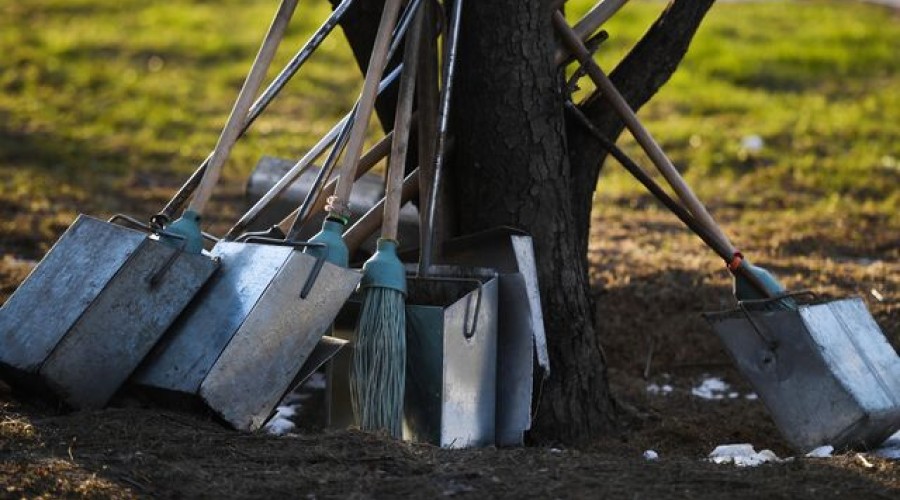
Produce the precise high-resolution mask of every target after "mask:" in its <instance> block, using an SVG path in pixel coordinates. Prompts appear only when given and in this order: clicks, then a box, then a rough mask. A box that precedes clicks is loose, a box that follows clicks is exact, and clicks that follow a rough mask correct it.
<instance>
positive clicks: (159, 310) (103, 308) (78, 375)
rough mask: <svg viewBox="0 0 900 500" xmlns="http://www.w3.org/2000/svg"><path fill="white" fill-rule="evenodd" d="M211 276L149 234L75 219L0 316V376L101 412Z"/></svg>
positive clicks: (202, 258) (206, 259) (205, 258)
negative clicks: (0, 346) (0, 374)
mask: <svg viewBox="0 0 900 500" xmlns="http://www.w3.org/2000/svg"><path fill="white" fill-rule="evenodd" d="M121 219H123V218H122V217H114V218H113V219H111V221H113V220H121ZM173 237H174V236H173ZM217 268H218V261H217V259H215V258H212V257H210V256H209V255H205V254H189V253H186V252H184V251H182V250H181V249H179V248H173V247H171V246H170V245H167V244H164V243H162V242H160V241H159V235H158V234H146V233H143V232H139V231H135V230H132V229H128V228H125V227H122V226H119V225H117V224H113V223H111V222H104V221H101V220H98V219H95V218H92V217H88V216H86V215H80V216H78V218H77V219H76V220H75V222H74V223H73V224H72V225H71V226H70V227H69V229H67V230H66V232H65V233H64V234H63V235H62V237H61V238H60V239H59V241H57V242H56V244H55V245H54V246H53V248H52V249H50V252H48V253H47V255H46V256H44V258H43V260H41V262H40V263H39V264H38V266H37V267H36V268H35V269H34V271H32V273H31V274H30V275H29V276H28V278H27V279H26V280H25V281H24V282H23V283H22V285H21V286H19V288H18V289H17V290H16V292H15V293H14V294H13V295H12V297H10V298H9V300H8V301H7V302H6V303H5V304H4V305H3V308H2V309H0V345H2V346H3V347H2V349H0V372H2V374H3V375H4V377H5V378H7V380H9V381H10V382H11V383H12V384H13V385H14V386H16V387H21V388H26V389H30V390H31V391H33V392H36V393H39V394H41V395H47V396H51V397H54V398H58V399H60V400H61V401H63V402H64V403H65V404H66V405H68V406H70V407H74V408H101V407H103V406H105V405H106V404H107V402H108V401H109V400H110V399H111V398H112V396H113V394H114V393H115V392H116V390H118V388H119V386H120V385H121V384H122V383H123V382H124V381H125V380H126V379H127V378H128V376H129V375H130V374H131V372H132V371H134V369H135V368H136V367H137V365H138V364H139V363H140V361H141V359H143V357H144V356H145V355H146V354H147V352H149V351H150V349H151V348H152V347H153V345H154V344H156V342H157V341H158V340H159V339H160V337H162V335H163V333H165V331H166V330H167V329H168V327H169V325H170V324H171V323H172V322H173V321H175V318H176V317H177V316H178V314H179V313H180V312H181V311H182V309H184V307H185V306H186V305H187V304H188V302H189V301H190V300H191V298H193V296H194V294H196V293H197V291H198V290H199V289H200V287H201V286H203V284H204V283H205V282H206V281H207V280H208V279H209V277H210V276H212V274H213V272H214V271H215V270H216V269H217Z"/></svg>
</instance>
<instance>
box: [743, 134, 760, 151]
mask: <svg viewBox="0 0 900 500" xmlns="http://www.w3.org/2000/svg"><path fill="white" fill-rule="evenodd" d="M763 146H765V141H763V138H762V137H760V136H758V135H756V134H751V135H747V136H744V138H743V139H741V148H743V149H744V150H745V151H747V152H750V153H758V152H759V151H760V150H761V149H762V148H763Z"/></svg>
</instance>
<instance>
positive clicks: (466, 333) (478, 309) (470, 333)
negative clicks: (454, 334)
mask: <svg viewBox="0 0 900 500" xmlns="http://www.w3.org/2000/svg"><path fill="white" fill-rule="evenodd" d="M495 276H496V275H495ZM416 279H417V280H422V281H455V282H458V283H475V286H476V287H478V297H477V298H476V299H475V314H474V315H473V317H472V328H468V323H469V318H468V315H466V320H465V323H464V324H463V335H464V336H465V338H466V339H470V338H472V337H474V336H475V332H476V331H478V317H479V315H480V313H481V297H482V295H484V284H483V283H482V282H481V280H478V279H475V278H454V277H446V276H417V277H416Z"/></svg>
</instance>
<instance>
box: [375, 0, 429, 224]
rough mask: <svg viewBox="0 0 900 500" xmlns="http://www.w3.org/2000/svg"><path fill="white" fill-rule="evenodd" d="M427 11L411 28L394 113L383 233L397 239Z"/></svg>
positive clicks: (421, 11)
mask: <svg viewBox="0 0 900 500" xmlns="http://www.w3.org/2000/svg"><path fill="white" fill-rule="evenodd" d="M423 19H424V12H423V10H422V9H419V10H418V11H417V12H416V17H415V18H414V19H413V24H412V26H411V27H410V30H409V32H408V33H407V34H406V47H404V52H403V76H401V77H400V94H399V95H398V97H397V111H396V114H395V115H394V140H393V142H392V143H391V159H390V162H388V171H387V175H386V180H387V182H386V183H385V194H384V197H385V200H386V203H385V205H384V223H383V224H382V225H381V237H382V238H385V239H389V240H395V241H396V240H397V228H398V227H399V225H400V191H401V190H402V188H403V172H404V170H405V169H406V154H407V152H408V151H409V130H410V125H411V122H412V107H413V101H415V97H416V70H417V69H418V67H419V65H418V57H419V46H420V42H421V39H422V22H423Z"/></svg>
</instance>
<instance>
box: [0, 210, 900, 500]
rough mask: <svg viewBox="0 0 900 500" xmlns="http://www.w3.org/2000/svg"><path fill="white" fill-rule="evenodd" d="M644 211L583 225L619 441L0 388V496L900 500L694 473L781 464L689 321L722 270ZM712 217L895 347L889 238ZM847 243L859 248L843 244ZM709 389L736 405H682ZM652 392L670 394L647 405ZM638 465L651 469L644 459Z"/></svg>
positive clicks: (806, 482) (715, 299)
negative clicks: (317, 421) (493, 436)
mask: <svg viewBox="0 0 900 500" xmlns="http://www.w3.org/2000/svg"><path fill="white" fill-rule="evenodd" d="M645 202H646V200H643V201H641V200H639V201H638V202H625V201H622V200H609V203H606V204H605V205H604V206H606V207H607V208H605V209H604V210H602V211H601V212H598V213H597V214H596V220H595V221H594V231H595V237H594V238H593V242H592V246H591V255H590V259H591V262H592V273H593V277H594V280H595V282H596V284H597V292H596V297H595V298H596V304H597V317H596V321H597V322H598V323H599V324H601V325H602V332H603V335H604V336H603V345H604V349H605V351H606V354H607V358H608V359H609V361H610V373H609V374H610V379H611V383H612V385H613V388H614V392H615V394H616V397H617V399H618V400H619V402H620V403H621V404H620V406H621V408H622V424H623V425H622V430H621V432H620V433H619V434H617V435H614V436H609V437H607V438H605V439H603V440H599V441H596V442H585V443H582V444H581V445H580V446H578V447H561V446H555V445H553V444H552V443H541V444H532V445H530V446H527V447H524V448H519V449H479V450H442V449H439V448H436V447H433V446H429V445H422V444H409V443H400V442H396V441H393V440H391V439H388V438H386V437H384V436H379V435H371V434H365V433H361V432H358V431H353V430H347V431H325V430H321V429H315V428H309V427H306V428H302V430H301V432H300V433H298V434H296V435H289V436H284V437H274V436H268V435H264V434H244V433H237V432H234V431H231V430H228V429H226V428H224V427H222V426H221V425H219V424H218V423H216V422H214V421H212V420H210V419H209V418H207V417H205V416H202V415H193V414H189V413H173V412H168V411H160V410H158V409H154V408H146V407H141V406H140V405H134V404H123V405H120V407H116V408H110V409H106V410H102V411H91V412H74V413H61V412H58V411H57V410H56V409H55V408H47V407H44V406H40V405H36V404H32V403H30V402H26V401H25V400H24V399H23V398H20V397H17V396H14V395H13V394H12V393H11V392H10V390H9V388H8V387H5V386H0V497H4V498H31V497H44V498H50V497H84V498H106V497H112V498H119V497H122V498H131V497H162V498H213V497H216V498H220V497H227V498H260V497H298V498H345V497H352V498H368V497H376V498H390V497H416V498H419V497H437V496H459V497H470V498H483V497H511V498H547V497H554V498H556V497H560V498H570V497H576V498H582V497H597V496H598V495H605V496H612V497H630V498H658V497H664V498H723V497H735V498H750V497H753V498H756V497H770V498H816V499H819V498H835V497H842V498H879V497H884V498H897V497H898V495H900V467H898V465H897V463H896V462H892V461H887V460H882V459H878V458H875V457H873V456H872V455H865V459H863V458H860V456H858V455H857V454H856V453H854V452H848V453H845V454H841V455H839V456H836V457H834V458H830V459H807V458H797V459H795V460H793V461H790V462H787V463H781V464H766V465H763V466H760V467H756V468H736V467H733V466H726V465H715V464H712V463H709V462H707V461H705V460H704V458H705V457H706V455H707V454H708V453H709V452H710V451H711V450H712V449H713V448H714V447H715V446H716V445H719V444H725V443H751V444H753V445H754V446H756V449H757V450H761V449H763V448H769V449H772V450H774V451H775V452H776V453H777V454H778V455H779V456H781V457H787V456H791V455H792V452H791V450H789V449H788V448H787V447H786V445H785V443H784V441H783V440H782V439H781V437H780V436H779V434H778V431H777V430H776V428H775V427H774V425H773V424H772V422H771V420H770V419H769V417H768V415H767V413H766V410H765V408H764V407H763V405H762V403H761V402H760V401H759V400H754V399H747V398H746V397H745V395H746V394H747V393H750V392H751V389H750V388H749V387H748V386H747V385H746V384H744V382H742V380H741V379H740V377H739V376H738V374H737V373H736V372H735V371H734V370H733V369H732V367H731V364H730V362H729V359H728V357H727V355H726V354H725V353H724V351H723V350H722V349H721V347H720V346H719V344H718V341H717V340H716V339H715V337H714V336H713V334H712V331H711V329H710V328H709V326H707V325H706V324H705V322H704V321H703V319H702V318H701V317H700V316H699V313H700V312H702V311H705V310H716V309H722V308H728V307H730V306H731V299H730V293H729V289H728V287H729V279H728V277H727V275H726V273H724V272H723V271H722V266H721V263H720V262H717V260H716V259H715V258H714V257H712V256H711V255H710V254H709V253H708V252H707V251H705V250H704V249H703V248H702V247H701V245H700V243H699V241H698V240H696V239H695V238H693V237H692V236H691V235H690V234H688V233H686V232H685V231H684V230H683V229H682V228H681V227H680V226H679V225H678V223H677V221H676V220H675V219H674V217H672V216H670V215H669V214H666V213H664V212H661V211H657V210H656V209H655V208H654V207H653V205H652V204H649V203H645ZM0 208H2V207H0ZM713 208H714V211H715V212H716V213H717V214H719V215H720V216H721V218H722V219H723V221H725V223H726V225H727V226H728V230H729V231H730V232H731V233H733V234H736V235H737V236H736V239H738V240H739V241H743V242H749V243H748V245H751V246H748V247H745V248H744V250H745V251H746V252H747V254H748V255H752V256H753V257H754V259H755V260H756V261H758V262H765V263H766V264H767V265H769V267H771V268H772V269H773V270H774V271H775V272H776V273H777V274H778V275H779V276H781V277H783V278H784V280H785V281H786V282H787V284H788V285H789V287H790V288H792V289H797V288H802V287H808V288H813V289H816V290H817V291H819V292H822V293H824V294H826V295H834V296H839V295H848V294H857V295H861V296H863V297H864V298H865V299H866V301H867V303H868V305H869V306H870V309H871V310H872V311H873V314H874V315H875V317H876V319H877V320H878V322H879V324H880V325H881V326H882V329H883V330H884V332H885V333H886V334H887V335H888V336H889V337H890V339H891V341H892V342H893V344H894V345H895V346H897V345H898V344H900V308H898V300H897V297H898V291H900V265H898V262H900V259H898V251H900V250H898V248H900V241H898V235H900V228H896V227H892V226H891V225H890V222H889V221H888V222H885V221H879V220H867V219H866V218H865V217H861V216H850V215H848V216H847V217H848V218H847V220H843V221H841V220H838V221H834V220H830V221H828V224H827V225H826V224H824V222H825V221H820V220H815V218H814V217H813V218H812V219H802V218H796V217H794V218H777V217H774V216H773V217H768V218H766V217H760V218H758V219H756V221H757V222H756V223H755V224H754V223H753V222H750V223H748V222H746V218H745V219H739V210H738V207H728V206H722V207H713ZM741 221H743V222H741ZM885 224H887V227H885ZM62 229H64V226H62V225H58V226H56V227H54V228H53V231H51V232H55V233H56V234H58V232H59V231H61V230H62ZM860 231H863V232H864V235H865V236H864V237H854V236H853V235H857V234H859V232H860ZM52 241H53V240H52V236H51V237H49V238H48V237H45V236H41V237H37V238H34V239H31V240H29V239H21V240H20V239H17V240H15V241H13V242H12V244H13V245H14V246H15V248H16V249H17V252H16V254H18V255H20V256H23V257H24V258H13V257H11V256H7V257H5V258H4V259H3V260H0V295H2V296H0V300H5V298H6V297H7V296H8V295H9V294H10V293H11V292H12V291H13V290H14V289H15V287H16V286H17V284H18V283H19V282H20V281H21V280H22V279H23V278H24V276H25V275H26V274H27V272H28V270H29V269H30V268H31V266H33V262H30V261H29V259H34V258H36V256H37V255H40V252H42V251H43V249H45V248H46V245H47V244H48V243H51V242H52ZM19 250H21V251H19ZM7 255H9V254H7ZM873 291H874V292H873ZM878 297H881V299H879V298H878ZM708 375H714V376H719V377H722V378H724V379H725V380H726V381H727V382H729V383H730V384H731V385H732V386H733V390H734V391H735V392H738V393H739V394H740V395H741V396H740V397H738V398H735V399H723V400H716V401H707V400H703V399H699V398H697V397H694V396H692V395H691V388H692V387H695V386H696V385H697V384H698V383H699V382H700V381H701V380H702V379H703V378H704V377H705V376H708ZM650 383H656V384H658V385H664V384H669V385H671V386H672V387H673V390H672V392H671V393H669V394H665V395H663V394H653V393H650V392H648V390H647V386H648V384H650ZM649 449H652V450H655V451H656V452H658V453H659V457H660V458H659V459H658V460H656V461H648V460H645V459H644V458H643V457H642V453H643V452H644V451H645V450H649Z"/></svg>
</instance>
